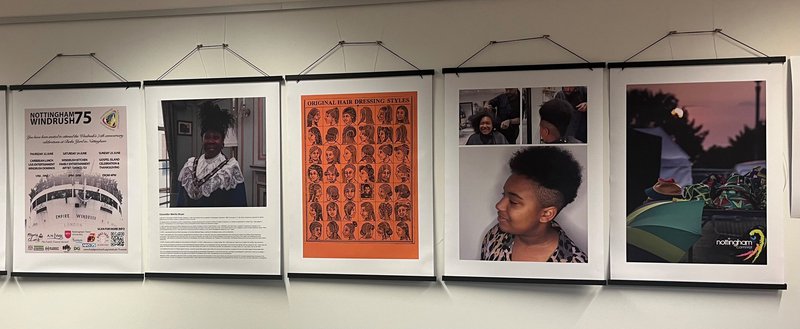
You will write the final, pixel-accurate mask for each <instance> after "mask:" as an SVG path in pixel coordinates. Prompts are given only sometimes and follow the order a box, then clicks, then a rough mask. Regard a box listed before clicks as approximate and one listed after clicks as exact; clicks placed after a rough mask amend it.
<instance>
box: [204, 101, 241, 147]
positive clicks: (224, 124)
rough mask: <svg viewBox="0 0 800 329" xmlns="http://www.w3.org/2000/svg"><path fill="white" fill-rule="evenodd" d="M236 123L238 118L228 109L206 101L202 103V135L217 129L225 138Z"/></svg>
mask: <svg viewBox="0 0 800 329" xmlns="http://www.w3.org/2000/svg"><path fill="white" fill-rule="evenodd" d="M234 124H236V119H234V117H233V115H232V114H231V113H230V112H228V111H227V110H223V109H220V108H219V105H217V104H214V103H213V102H210V101H206V102H203V103H201V104H200V136H203V135H205V134H206V132H207V131H209V130H211V131H216V132H218V133H220V134H221V135H222V137H223V138H224V137H225V135H226V134H227V133H228V128H229V127H231V126H233V125H234Z"/></svg>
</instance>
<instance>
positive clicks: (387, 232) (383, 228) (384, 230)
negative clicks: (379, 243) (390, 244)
mask: <svg viewBox="0 0 800 329" xmlns="http://www.w3.org/2000/svg"><path fill="white" fill-rule="evenodd" d="M378 233H380V235H381V239H383V240H389V238H390V237H391V236H392V226H391V225H389V223H387V222H380V223H379V224H378Z"/></svg>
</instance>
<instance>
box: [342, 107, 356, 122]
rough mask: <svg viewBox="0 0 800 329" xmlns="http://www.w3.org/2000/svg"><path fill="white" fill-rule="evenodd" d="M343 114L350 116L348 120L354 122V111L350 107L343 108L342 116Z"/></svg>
mask: <svg viewBox="0 0 800 329" xmlns="http://www.w3.org/2000/svg"><path fill="white" fill-rule="evenodd" d="M344 114H349V115H350V118H352V119H353V122H354V123H355V122H356V109H354V108H352V107H348V108H345V109H344V110H343V111H342V115H344Z"/></svg>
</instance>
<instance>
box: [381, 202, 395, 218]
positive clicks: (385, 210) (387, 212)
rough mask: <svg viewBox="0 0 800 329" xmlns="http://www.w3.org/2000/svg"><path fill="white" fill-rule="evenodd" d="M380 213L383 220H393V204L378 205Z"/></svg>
mask: <svg viewBox="0 0 800 329" xmlns="http://www.w3.org/2000/svg"><path fill="white" fill-rule="evenodd" d="M378 213H379V214H380V217H381V220H391V219H392V204H391V203H388V202H383V203H381V204H380V205H378Z"/></svg>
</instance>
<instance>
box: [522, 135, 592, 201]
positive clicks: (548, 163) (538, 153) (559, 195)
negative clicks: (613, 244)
mask: <svg viewBox="0 0 800 329" xmlns="http://www.w3.org/2000/svg"><path fill="white" fill-rule="evenodd" d="M508 166H509V167H510V168H511V173H513V174H517V175H521V176H523V177H525V178H527V179H529V180H531V181H532V182H533V183H534V184H535V185H536V187H537V189H536V191H537V193H536V196H537V198H538V199H539V202H540V203H541V204H542V206H544V207H556V208H558V210H559V211H561V209H563V208H564V207H565V206H566V205H568V204H570V203H571V202H572V201H575V197H577V196H578V188H579V187H580V186H581V181H582V177H581V165H580V164H579V163H578V161H576V160H575V158H574V157H573V156H572V154H570V153H569V152H568V151H566V150H564V149H561V148H558V147H553V146H536V147H528V148H525V149H522V150H519V151H517V152H516V153H514V155H513V156H512V157H511V159H510V160H509V161H508Z"/></svg>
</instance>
